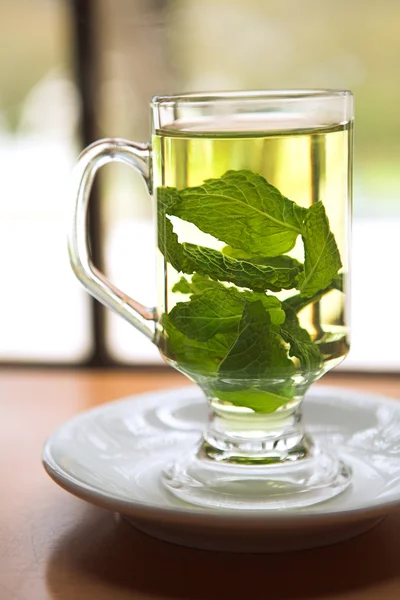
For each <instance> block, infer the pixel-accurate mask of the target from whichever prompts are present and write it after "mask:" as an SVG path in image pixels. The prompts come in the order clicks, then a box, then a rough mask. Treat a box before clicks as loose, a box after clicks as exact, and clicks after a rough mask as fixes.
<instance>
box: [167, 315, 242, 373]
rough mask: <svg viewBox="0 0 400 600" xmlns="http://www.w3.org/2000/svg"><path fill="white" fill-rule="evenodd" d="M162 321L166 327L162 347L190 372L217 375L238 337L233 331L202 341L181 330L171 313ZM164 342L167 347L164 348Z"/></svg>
mask: <svg viewBox="0 0 400 600" xmlns="http://www.w3.org/2000/svg"><path fill="white" fill-rule="evenodd" d="M161 322H162V326H163V328H164V336H163V338H162V340H161V344H160V346H161V349H162V350H163V349H164V350H165V353H166V354H167V356H170V357H171V358H172V359H173V360H175V361H176V362H177V363H178V364H179V365H180V366H181V367H182V369H185V370H186V371H187V372H189V373H190V372H195V373H197V374H204V375H207V374H209V375H215V373H216V372H217V371H218V366H219V365H220V363H221V361H222V360H223V358H224V357H225V356H226V354H227V353H228V352H229V349H230V347H231V346H232V344H233V343H234V341H235V338H236V334H235V333H233V334H225V335H216V336H214V337H213V338H212V339H210V340H208V341H206V342H200V341H199V340H194V339H191V338H189V337H187V336H186V335H185V334H184V333H182V332H181V331H179V329H177V328H176V327H175V326H174V324H173V323H172V321H171V319H170V317H169V315H166V314H164V315H163V317H162V321H161ZM163 344H165V345H166V348H163Z"/></svg>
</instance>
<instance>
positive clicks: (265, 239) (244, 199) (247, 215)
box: [159, 170, 306, 256]
mask: <svg viewBox="0 0 400 600" xmlns="http://www.w3.org/2000/svg"><path fill="white" fill-rule="evenodd" d="M159 189H160V188H159ZM169 190H170V188H164V192H163V196H164V197H165V196H167V197H168V200H167V201H165V200H164V204H165V205H166V212H167V213H168V214H171V215H175V216H177V217H179V218H181V219H184V220H185V221H189V222H190V223H194V224H195V225H196V226H197V227H198V228H199V229H201V231H204V232H206V233H208V234H210V235H212V236H214V237H216V238H217V239H219V240H221V241H223V242H225V243H226V244H229V245H230V246H233V247H235V248H241V249H242V250H245V251H246V252H250V253H251V254H260V255H262V256H278V255H279V254H283V253H285V252H289V250H291V249H292V248H293V246H294V245H295V243H296V239H297V236H298V235H299V234H300V233H301V231H302V224H303V220H304V216H305V214H306V209H304V208H302V207H300V206H298V205H297V204H295V203H294V202H292V201H291V200H289V199H288V198H286V197H285V196H283V195H282V194H281V193H280V191H279V190H277V189H276V188H275V187H274V186H273V185H271V184H270V183H268V182H267V181H266V179H264V177H262V176H261V175H258V174H256V173H252V172H251V171H245V170H243V171H227V172H226V173H225V175H223V176H222V177H220V178H219V179H208V180H206V181H205V182H204V183H203V185H201V186H198V187H192V188H185V189H184V190H181V191H179V192H178V195H176V193H175V191H174V192H171V191H169Z"/></svg>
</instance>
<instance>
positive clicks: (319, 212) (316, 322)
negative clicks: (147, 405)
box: [69, 90, 353, 509]
mask: <svg viewBox="0 0 400 600" xmlns="http://www.w3.org/2000/svg"><path fill="white" fill-rule="evenodd" d="M151 114H152V142H151V145H150V144H148V145H147V144H146V145H143V144H137V143H134V142H130V141H127V140H121V139H105V140H100V141H98V142H96V143H94V144H92V145H91V146H89V147H88V148H87V149H86V150H85V151H84V152H83V153H82V155H81V156H80V158H79V162H78V165H77V167H76V173H75V177H76V180H75V189H74V208H73V218H72V223H71V228H70V235H69V252H70V259H71V264H72V267H73V270H74V271H75V274H76V275H77V277H78V278H79V279H80V280H81V282H82V283H83V285H84V286H85V287H86V288H87V289H88V290H89V292H90V293H91V294H93V296H95V297H96V298H97V299H98V300H99V301H100V302H102V303H103V304H105V305H106V306H107V307H109V308H111V309H112V310H114V311H116V312H117V313H118V314H120V315H121V316H122V317H124V318H125V319H126V320H127V321H129V322H130V323H131V324H132V325H133V326H134V327H136V328H137V329H139V330H140V331H141V332H142V333H144V334H145V335H146V336H147V337H148V338H150V339H151V340H152V341H153V342H154V343H155V344H156V345H157V346H158V348H159V351H160V353H161V355H162V356H163V358H164V359H165V360H166V361H167V363H169V364H170V365H172V366H173V367H175V368H176V369H178V370H179V371H181V372H182V373H184V374H185V375H187V376H188V377H189V378H190V379H192V380H193V381H194V382H196V383H197V384H198V385H199V386H200V387H201V388H202V390H203V391H204V393H205V395H206V397H207V399H208V405H209V409H210V419H209V424H208V427H207V429H206V431H205V432H204V434H203V438H202V440H201V441H200V443H199V445H198V447H196V448H194V449H193V452H192V454H190V455H188V456H184V457H180V458H177V460H176V462H175V463H174V464H172V465H166V467H165V469H164V472H163V483H164V485H165V486H167V488H168V489H169V490H170V491H171V492H172V493H174V494H175V495H177V496H179V497H180V498H182V499H184V500H186V501H188V502H192V503H195V504H200V505H205V506H225V507H233V508H250V509H251V508H255V509H257V508H267V509H268V508H272V509H274V508H283V507H286V508H291V507H299V506H306V505H309V504H313V503H316V502H320V501H323V500H326V499H328V498H330V497H333V496H334V495H336V494H338V493H339V492H341V491H342V490H343V489H345V488H346V487H347V485H348V484H349V482H350V480H351V470H350V469H349V468H348V467H347V466H346V465H345V464H343V462H342V461H341V460H340V458H339V457H338V456H336V455H335V454H334V453H332V450H330V449H326V448H324V447H321V446H320V445H317V444H315V443H314V442H313V440H312V439H311V437H310V436H309V435H308V434H307V433H306V431H305V430H304V426H303V421H302V400H303V398H304V394H305V393H306V391H307V390H308V388H309V387H310V385H311V384H312V383H313V382H315V381H316V380H317V379H319V378H320V377H321V376H322V375H323V374H324V373H325V372H326V371H328V370H329V369H331V368H332V367H333V366H335V365H337V364H338V363H340V362H341V361H342V360H343V359H344V357H345V356H346V354H347V352H348V349H349V329H348V324H347V316H348V299H349V295H348V272H349V233H350V217H351V191H352V190H351V185H352V130H353V97H352V94H351V93H350V92H348V91H342V90H338V91H331V90H306V91H290V90H289V91H265V92H240V93H215V94H187V95H181V96H167V97H155V98H154V99H153V101H152V103H151ZM113 161H118V162H122V163H126V164H127V165H129V166H131V167H133V168H134V169H136V170H137V171H138V172H139V173H140V174H141V175H142V177H143V178H144V180H145V182H146V184H147V187H148V189H149V193H150V194H151V195H152V196H153V198H154V209H155V212H156V214H157V246H158V257H157V281H158V304H157V306H156V307H154V308H147V307H145V306H143V305H142V304H140V303H139V302H137V301H136V300H133V299H132V298H130V297H128V296H127V295H126V294H124V293H123V292H122V291H120V290H119V289H117V288H116V287H115V286H113V285H112V283H110V282H109V281H108V280H107V279H106V277H105V276H104V275H103V274H102V273H101V272H99V270H98V269H96V267H95V266H94V265H93V264H92V262H91V258H90V251H89V247H88V241H87V239H88V236H87V207H88V202H89V196H90V191H91V186H92V183H93V179H94V177H95V175H96V172H97V170H98V169H99V168H100V167H101V166H103V165H104V164H106V163H108V162H113ZM127 268H129V265H127Z"/></svg>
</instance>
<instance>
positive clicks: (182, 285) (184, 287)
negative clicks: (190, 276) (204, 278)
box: [172, 277, 192, 294]
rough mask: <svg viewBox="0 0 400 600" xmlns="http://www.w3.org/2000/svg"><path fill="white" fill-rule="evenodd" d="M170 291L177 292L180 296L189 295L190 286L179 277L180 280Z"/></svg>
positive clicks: (185, 280)
mask: <svg viewBox="0 0 400 600" xmlns="http://www.w3.org/2000/svg"><path fill="white" fill-rule="evenodd" d="M172 291H173V292H174V293H176V292H179V293H181V294H191V293H192V285H191V283H190V281H188V280H187V279H186V278H185V277H181V278H180V280H179V281H178V282H177V283H175V285H174V286H173V288H172Z"/></svg>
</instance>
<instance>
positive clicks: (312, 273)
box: [297, 202, 342, 297]
mask: <svg viewBox="0 0 400 600" xmlns="http://www.w3.org/2000/svg"><path fill="white" fill-rule="evenodd" d="M302 238H303V243H304V251H305V260H304V272H303V273H301V274H300V275H299V277H298V285H297V288H298V290H299V291H300V292H301V293H302V294H303V296H307V297H311V296H313V295H314V294H317V293H318V292H319V291H320V290H323V289H325V288H327V287H328V286H329V285H330V284H331V283H332V280H333V278H334V277H335V276H336V275H337V272H338V271H339V269H340V268H341V266H342V262H341V260H340V254H339V250H338V247H337V245H336V241H335V238H334V236H333V233H332V232H331V230H330V228H329V221H328V217H327V216H326V213H325V208H324V205H323V204H322V202H316V203H315V204H313V205H312V206H310V208H309V209H308V211H307V214H306V216H305V219H304V223H303V228H302Z"/></svg>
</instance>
